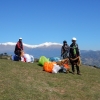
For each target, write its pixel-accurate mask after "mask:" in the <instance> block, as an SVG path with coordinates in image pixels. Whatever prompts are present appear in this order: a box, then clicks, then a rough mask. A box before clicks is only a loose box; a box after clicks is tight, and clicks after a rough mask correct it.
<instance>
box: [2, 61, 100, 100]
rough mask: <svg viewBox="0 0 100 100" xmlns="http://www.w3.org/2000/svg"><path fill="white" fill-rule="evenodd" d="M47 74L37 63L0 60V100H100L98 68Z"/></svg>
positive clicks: (99, 73)
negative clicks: (78, 72) (77, 72)
mask: <svg viewBox="0 0 100 100" xmlns="http://www.w3.org/2000/svg"><path fill="white" fill-rule="evenodd" d="M80 69H81V73H82V75H81V76H79V75H77V74H75V75H73V74H71V73H68V74H64V73H57V74H51V73H47V72H45V71H42V67H40V66H38V63H24V62H14V61H10V60H5V59H0V100H100V69H96V68H93V67H88V66H81V67H80Z"/></svg>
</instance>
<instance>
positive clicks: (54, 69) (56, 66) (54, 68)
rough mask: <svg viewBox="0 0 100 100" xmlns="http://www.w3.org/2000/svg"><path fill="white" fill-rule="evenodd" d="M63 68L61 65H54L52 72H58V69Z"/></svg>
mask: <svg viewBox="0 0 100 100" xmlns="http://www.w3.org/2000/svg"><path fill="white" fill-rule="evenodd" d="M60 69H61V67H60V66H59V65H54V66H53V69H52V73H58V71H59V70H60Z"/></svg>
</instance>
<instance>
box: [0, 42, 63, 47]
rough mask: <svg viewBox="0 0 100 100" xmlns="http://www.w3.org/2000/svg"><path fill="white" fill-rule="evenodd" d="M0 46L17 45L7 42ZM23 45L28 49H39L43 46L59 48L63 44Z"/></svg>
mask: <svg viewBox="0 0 100 100" xmlns="http://www.w3.org/2000/svg"><path fill="white" fill-rule="evenodd" d="M0 45H4V46H8V45H9V46H15V45H16V43H13V42H6V43H0ZM23 45H24V46H25V47H27V48H37V47H43V46H45V47H49V46H57V45H59V46H61V45H62V44H60V43H52V42H45V43H42V44H39V45H29V44H25V43H23Z"/></svg>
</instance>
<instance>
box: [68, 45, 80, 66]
mask: <svg viewBox="0 0 100 100" xmlns="http://www.w3.org/2000/svg"><path fill="white" fill-rule="evenodd" d="M77 47H78V45H77V44H75V46H74V47H70V49H72V51H71V52H70V54H71V56H69V60H70V63H71V64H74V65H78V66H80V65H81V58H80V56H79V55H77V50H76V48H77ZM78 52H79V51H78Z"/></svg>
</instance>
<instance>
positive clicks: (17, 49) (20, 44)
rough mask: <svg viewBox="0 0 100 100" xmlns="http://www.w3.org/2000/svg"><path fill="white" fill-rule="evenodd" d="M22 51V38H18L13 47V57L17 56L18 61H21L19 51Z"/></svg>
mask: <svg viewBox="0 0 100 100" xmlns="http://www.w3.org/2000/svg"><path fill="white" fill-rule="evenodd" d="M22 50H23V43H22V38H19V41H18V42H17V43H16V45H15V51H14V53H15V55H17V56H18V60H19V61H20V60H21V51H22Z"/></svg>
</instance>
